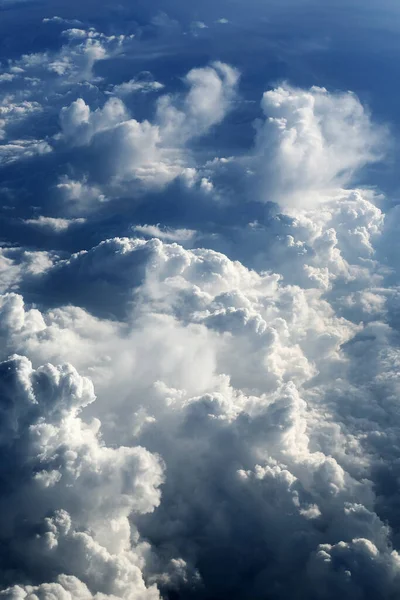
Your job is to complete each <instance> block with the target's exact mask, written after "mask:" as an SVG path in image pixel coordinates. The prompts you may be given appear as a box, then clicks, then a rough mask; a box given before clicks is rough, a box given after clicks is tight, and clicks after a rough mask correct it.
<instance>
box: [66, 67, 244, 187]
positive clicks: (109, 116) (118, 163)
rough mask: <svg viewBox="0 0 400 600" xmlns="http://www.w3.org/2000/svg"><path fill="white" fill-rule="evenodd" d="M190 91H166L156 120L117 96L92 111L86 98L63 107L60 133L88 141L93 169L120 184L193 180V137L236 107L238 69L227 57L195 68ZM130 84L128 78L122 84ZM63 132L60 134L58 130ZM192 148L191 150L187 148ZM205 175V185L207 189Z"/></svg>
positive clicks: (72, 141)
mask: <svg viewBox="0 0 400 600" xmlns="http://www.w3.org/2000/svg"><path fill="white" fill-rule="evenodd" d="M184 82H185V84H186V86H187V87H188V92H187V93H186V94H185V95H182V96H180V95H178V96H175V97H171V96H170V95H164V96H162V97H161V98H160V99H159V100H158V102H157V114H156V119H155V122H154V123H151V122H149V121H147V120H145V121H141V122H140V121H137V120H136V119H133V118H131V117H130V115H129V112H128V110H127V108H126V106H125V104H124V103H123V102H122V100H120V99H119V98H116V97H112V98H110V99H109V100H107V101H106V103H105V104H104V106H103V108H97V109H96V110H94V111H92V110H91V108H90V106H89V105H88V104H86V102H85V101H84V100H83V99H82V98H78V99H77V100H75V101H74V102H73V103H72V104H71V105H70V106H66V107H64V108H63V109H62V110H61V113H60V124H61V131H62V133H61V139H63V140H65V141H66V142H68V143H69V144H71V145H74V146H89V147H90V148H91V151H92V153H93V154H94V156H96V158H97V163H100V165H101V169H97V170H94V171H92V173H91V175H92V177H93V178H94V180H96V178H97V179H98V178H99V176H100V177H101V178H102V179H103V180H104V177H105V173H106V174H107V178H108V182H109V183H111V184H112V183H114V184H115V185H119V184H124V183H127V182H131V183H132V184H135V183H136V185H137V186H139V188H143V187H144V188H147V187H156V188H157V187H163V186H165V185H166V184H168V183H171V182H172V181H173V180H175V179H176V178H177V177H181V178H183V180H184V181H185V180H186V181H187V182H188V183H189V185H191V184H192V180H193V169H192V168H191V166H190V162H191V161H190V157H189V160H188V157H186V156H185V153H184V149H185V146H186V145H187V144H188V142H189V141H190V140H192V139H194V138H196V137H199V136H203V135H205V134H207V133H208V131H209V130H210V129H211V128H212V127H213V126H214V125H216V124H218V123H219V122H221V121H222V120H223V118H224V117H225V115H226V114H227V113H228V112H229V110H231V108H232V101H233V99H234V97H235V93H236V86H237V83H238V73H237V71H236V70H235V69H233V68H232V67H230V66H228V65H225V64H223V63H213V65H211V66H210V67H206V68H201V69H193V70H191V71H190V72H189V73H188V74H187V75H186V77H185V79H184ZM122 85H127V84H122ZM59 137H60V136H59ZM186 152H187V150H186ZM207 185H208V186H210V185H211V184H209V183H208V181H207V179H206V178H202V179H201V182H200V186H202V187H203V188H206V191H208V188H207Z"/></svg>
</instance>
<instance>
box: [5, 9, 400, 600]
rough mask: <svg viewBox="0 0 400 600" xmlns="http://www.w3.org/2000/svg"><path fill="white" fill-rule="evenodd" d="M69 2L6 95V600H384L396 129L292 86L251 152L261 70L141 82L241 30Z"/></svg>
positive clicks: (392, 395) (393, 425)
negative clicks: (170, 56) (169, 57)
mask: <svg viewBox="0 0 400 600" xmlns="http://www.w3.org/2000/svg"><path fill="white" fill-rule="evenodd" d="M47 8H48V7H47ZM58 8H59V7H57V16H51V14H50V13H48V12H47V13H46V14H43V15H41V14H39V13H40V11H39V13H38V15H37V19H38V23H39V25H38V27H39V26H40V27H42V28H43V30H47V29H48V28H54V32H53V33H52V34H51V35H54V36H56V39H57V44H55V43H54V44H53V45H51V44H50V42H49V43H48V47H47V48H41V49H39V50H38V48H34V49H33V50H32V52H30V53H26V52H25V53H22V54H21V55H20V56H12V57H11V56H10V57H9V58H8V59H7V61H3V62H2V74H0V86H2V88H1V90H2V91H1V93H2V96H1V101H0V118H1V121H0V123H1V126H0V131H1V144H2V145H1V146H0V158H1V161H0V173H1V188H0V192H1V198H2V208H1V219H2V222H3V223H4V224H5V225H6V227H4V239H2V244H1V252H0V272H1V288H0V293H1V295H0V338H1V345H0V389H1V392H0V417H1V418H0V450H1V461H0V482H1V489H2V491H1V494H0V508H1V510H0V525H1V526H0V541H1V544H0V563H1V568H0V597H2V598H5V599H9V600H19V599H21V600H22V599H26V600H53V599H57V600H75V599H79V600H91V599H93V600H106V599H109V600H161V599H165V600H174V599H180V598H182V599H183V598H185V599H188V600H191V599H193V600H213V599H215V598H231V599H233V600H248V599H249V598H251V599H252V600H289V598H290V599H291V600H293V599H295V600H306V599H307V600H336V599H337V598H338V597H341V598H343V599H348V600H350V599H351V600H369V599H372V598H374V599H375V598H382V600H395V599H396V598H397V597H398V594H399V591H398V590H399V586H400V554H399V552H400V538H399V532H400V520H399V510H398V505H399V489H398V481H399V476H400V473H399V464H398V463H399V459H398V454H399V448H398V445H399V444H398V440H399V437H400V413H399V410H398V397H399V385H400V380H399V376H398V372H399V364H400V349H399V348H400V338H399V319H398V310H399V299H400V295H399V288H398V286H399V283H398V264H399V262H398V252H397V250H398V243H397V237H396V235H397V234H396V219H397V213H398V211H397V208H396V207H395V206H393V205H392V204H391V203H390V199H388V198H386V197H385V195H384V193H382V192H380V191H379V189H378V188H377V186H373V185H372V184H371V185H369V184H368V182H367V183H365V182H363V181H364V180H365V179H368V177H369V176H370V173H371V171H370V170H369V169H371V165H373V164H375V163H379V161H381V160H382V158H383V156H384V155H385V152H386V153H389V152H390V148H391V145H390V134H389V131H390V129H389V127H387V126H384V125H382V124H381V123H378V122H377V121H375V120H374V117H373V115H371V114H370V112H369V110H368V108H367V107H366V106H364V104H363V103H362V102H361V100H360V99H359V98H357V96H356V95H355V94H354V93H352V92H347V91H344V92H337V91H329V90H328V89H325V88H322V87H311V88H307V89H306V88H300V87H295V86H292V85H290V84H289V83H281V84H279V85H275V86H274V87H269V88H268V86H265V87H266V89H265V92H264V93H263V94H262V95H261V96H259V97H258V98H257V107H258V108H257V111H258V113H257V119H250V121H249V122H247V121H246V120H245V126H246V128H248V129H249V133H248V134H246V135H247V137H246V140H248V143H244V142H243V143H242V145H241V146H240V148H237V144H236V143H235V139H234V132H235V131H236V129H235V127H236V123H237V122H238V121H240V119H241V118H242V117H243V114H247V113H245V110H247V108H246V107H247V105H248V103H249V102H250V100H248V98H247V97H246V93H248V88H246V85H248V84H246V81H247V80H246V73H245V72H241V71H240V70H239V69H238V68H237V67H236V66H235V65H234V64H228V62H223V61H221V60H215V59H214V57H211V60H209V58H207V59H206V60H203V58H204V57H203V58H202V60H201V61H200V59H199V60H197V59H198V58H199V57H198V56H197V55H196V56H197V57H196V59H194V55H189V59H190V60H189V62H191V63H192V64H190V66H189V67H188V68H186V69H185V70H184V72H183V73H182V72H180V74H179V76H178V75H176V76H174V77H173V78H172V77H170V76H168V74H167V73H166V72H165V76H164V77H161V76H160V71H162V69H160V70H159V71H157V72H154V73H152V72H149V70H148V63H151V61H154V62H153V63H152V64H154V69H153V70H154V71H156V65H157V64H158V62H159V61H160V62H161V63H162V60H163V57H165V53H166V51H167V50H166V47H167V49H169V51H171V52H172V48H173V47H174V43H178V41H179V43H183V42H182V41H181V40H180V37H182V40H183V39H184V40H189V38H190V40H189V41H187V42H185V43H187V44H188V47H190V48H191V47H192V46H191V45H192V44H193V45H194V46H195V45H196V44H197V43H200V41H201V36H202V35H203V34H204V35H213V34H212V23H216V22H217V21H218V20H219V24H223V25H224V29H229V28H230V27H231V26H232V24H231V20H230V19H228V18H225V17H221V16H218V15H216V16H212V18H211V17H210V19H208V20H206V19H204V21H203V17H201V19H200V17H198V18H194V17H193V18H191V20H190V23H191V28H189V30H185V27H183V26H181V25H180V23H179V21H177V20H176V19H175V18H173V16H168V15H164V16H163V15H162V14H160V13H158V12H157V11H156V10H154V14H153V16H152V20H151V21H150V22H149V23H147V25H144V24H141V25H140V26H139V25H138V24H137V22H136V21H135V23H134V24H132V26H131V29H129V27H125V28H124V27H123V25H122V19H121V16H120V13H119V12H118V11H119V10H121V11H122V12H123V8H124V7H123V6H121V7H120V8H119V9H118V10H117V9H116V12H115V13H113V15H114V16H113V22H112V28H111V29H112V31H111V30H105V31H104V32H102V31H101V30H100V28H99V27H98V25H96V27H95V26H94V24H93V23H94V21H92V20H91V19H88V20H87V22H86V21H85V19H84V18H83V17H82V16H81V15H79V21H78V20H77V19H75V18H74V19H72V17H71V15H69V14H68V13H65V14H64V13H63V12H62V11H59V10H58ZM124 14H125V13H124ZM210 14H211V13H210ZM221 14H224V13H221ZM58 15H62V16H58ZM39 17H40V18H39ZM15 18H16V17H15ZM35 18H36V17H35ZM138 18H139V16H138ZM46 28H47V29H46ZM166 30H167V31H166ZM189 33H190V35H188V34H189ZM49 35H50V34H49ZM175 38H176V39H175ZM173 40H175V42H174V41H173ZM177 40H178V41H177ZM199 40H200V41H199ZM140 52H142V53H143V56H145V57H147V58H146V60H145V59H144V58H143V56H142V55H140ZM149 55H151V60H150V59H149V58H148V56H149ZM141 56H142V57H141ZM154 56H155V58H154ZM216 58H218V57H216ZM192 59H193V60H192ZM172 80H173V81H172ZM242 82H243V83H242ZM3 90H4V93H3ZM251 102H252V101H251ZM240 126H241V127H242V126H243V123H241V125H240ZM235 144H236V145H235ZM363 178H364V179H363Z"/></svg>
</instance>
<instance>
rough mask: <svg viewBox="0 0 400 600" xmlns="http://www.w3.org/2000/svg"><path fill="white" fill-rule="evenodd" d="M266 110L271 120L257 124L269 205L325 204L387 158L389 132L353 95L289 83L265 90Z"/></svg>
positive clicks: (259, 150) (266, 197)
mask: <svg viewBox="0 0 400 600" xmlns="http://www.w3.org/2000/svg"><path fill="white" fill-rule="evenodd" d="M261 107H262V110H263V112H264V114H265V121H260V122H259V123H258V126H257V138H256V154H257V155H260V161H261V162H262V166H261V165H260V166H259V168H261V169H263V171H264V173H265V175H264V177H265V179H264V182H265V183H264V186H265V187H264V189H263V190H262V193H263V195H264V200H265V201H268V200H274V201H278V202H279V203H280V204H281V205H283V206H284V207H290V206H292V205H293V204H294V206H300V207H301V206H307V205H309V204H310V203H313V202H318V201H321V198H324V196H326V195H328V196H329V194H330V193H331V192H332V191H334V190H336V189H337V188H338V187H341V186H343V185H346V184H348V183H349V182H350V181H351V178H352V176H353V175H354V173H355V172H356V171H357V170H359V169H360V168H362V167H364V166H365V165H366V164H368V163H370V162H374V161H377V160H379V159H380V158H381V157H382V151H383V149H384V145H385V130H384V129H382V128H379V127H377V126H375V125H373V124H372V123H371V121H370V118H369V115H368V112H367V111H366V109H365V108H364V107H363V106H362V105H361V103H360V101H359V100H358V98H357V97H356V96H355V95H354V94H352V93H351V92H347V93H334V94H330V93H328V92H327V90H326V89H324V88H318V87H313V88H311V89H310V90H307V91H305V90H301V89H296V88H292V87H290V86H289V85H287V84H285V85H283V86H282V87H279V88H276V89H274V90H270V91H268V92H265V93H264V95H263V99H262V103H261Z"/></svg>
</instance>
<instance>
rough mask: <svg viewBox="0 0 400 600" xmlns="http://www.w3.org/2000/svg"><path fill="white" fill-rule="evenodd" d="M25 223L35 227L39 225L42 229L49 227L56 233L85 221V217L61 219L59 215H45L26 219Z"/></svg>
mask: <svg viewBox="0 0 400 600" xmlns="http://www.w3.org/2000/svg"><path fill="white" fill-rule="evenodd" d="M24 223H27V224H28V225H32V226H33V227H39V228H40V229H45V230H46V229H47V230H48V231H53V232H55V233H58V232H61V231H66V230H67V229H69V228H70V227H73V226H74V225H81V224H82V223H85V219H82V218H80V219H61V218H59V217H45V216H43V215H41V216H39V217H37V218H36V219H26V220H25V221H24Z"/></svg>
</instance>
